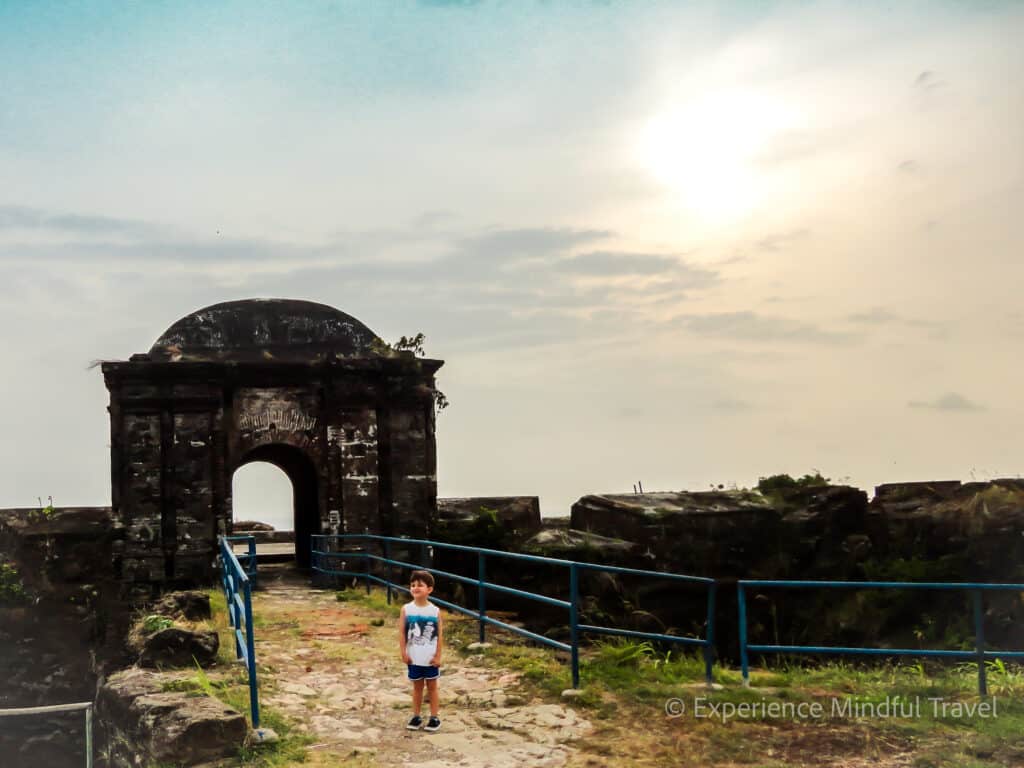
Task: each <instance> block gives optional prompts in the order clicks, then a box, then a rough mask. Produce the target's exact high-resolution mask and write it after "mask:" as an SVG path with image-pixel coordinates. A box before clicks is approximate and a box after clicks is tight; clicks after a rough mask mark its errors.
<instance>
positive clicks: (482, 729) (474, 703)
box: [254, 568, 592, 768]
mask: <svg viewBox="0 0 1024 768" xmlns="http://www.w3.org/2000/svg"><path fill="white" fill-rule="evenodd" d="M261 579H262V584H263V589H262V590H260V591H259V592H258V593H257V594H256V596H255V598H254V613H255V615H256V616H257V617H258V618H257V621H258V622H259V624H258V628H257V633H256V635H257V651H256V653H257V659H258V660H259V665H260V667H261V668H266V670H267V671H266V672H263V675H262V679H261V680H260V689H261V696H262V701H263V702H264V703H265V705H266V706H270V707H273V708H275V709H276V710H278V711H280V712H282V713H284V714H285V715H286V716H288V717H289V718H290V719H292V720H293V721H294V722H295V723H296V724H297V727H298V728H299V729H300V730H302V731H304V732H306V733H308V734H309V735H310V736H312V737H313V738H314V739H315V740H316V741H315V744H314V745H313V746H312V747H311V748H310V758H311V762H312V763H313V764H318V763H319V764H323V765H342V764H345V761H346V760H348V761H350V763H349V764H356V765H366V766H371V765H377V764H381V765H389V766H417V767H418V768H449V767H453V766H460V767H464V768H469V767H480V768H483V767H484V766H488V767H493V768H505V767H506V766H508V767H511V766H519V765H531V766H542V767H545V768H556V767H558V766H563V765H565V764H566V763H568V762H569V760H570V759H571V758H572V757H573V756H574V754H575V752H576V750H575V749H574V747H573V745H572V743H573V741H574V740H575V739H577V738H579V737H580V736H583V735H586V734H587V733H589V732H590V731H591V730H592V726H591V724H590V723H589V722H587V721H586V720H584V719H582V718H581V717H580V715H579V714H578V713H577V712H576V711H574V710H573V709H571V708H569V707H565V706H562V705H560V704H549V703H543V702H541V701H539V700H527V699H526V698H525V696H524V694H523V691H522V689H521V688H520V686H519V685H518V676H517V674H516V673H514V672H509V671H508V670H501V669H494V668H489V667H485V666H483V665H482V664H481V663H480V659H479V658H474V657H473V656H470V657H467V658H462V657H460V656H459V654H457V653H453V652H451V650H448V652H446V653H445V657H444V664H443V667H442V678H441V713H440V714H441V719H442V728H441V730H440V731H438V732H437V733H426V732H423V731H408V730H406V728H405V724H406V722H407V720H408V718H409V717H410V714H411V697H410V685H409V683H408V681H407V680H406V679H405V665H404V664H402V663H401V661H400V659H399V658H398V649H397V645H398V644H397V638H396V630H395V626H394V619H392V618H387V619H386V620H384V622H383V624H382V625H381V626H373V625H372V623H371V624H367V623H365V622H366V621H367V618H366V616H367V615H368V612H367V611H365V610H360V611H358V612H357V611H356V610H353V608H352V607H349V606H346V604H345V603H342V602H338V601H337V599H336V598H335V592H333V591H327V590H313V589H310V587H309V584H308V582H307V581H305V580H304V579H302V578H301V577H300V576H298V575H297V574H296V573H295V572H294V571H292V570H289V569H283V568H282V569H268V570H267V571H266V573H265V574H262V573H261ZM376 623H380V620H378V621H377V622H376ZM474 662H477V663H474ZM425 711H426V708H425Z"/></svg>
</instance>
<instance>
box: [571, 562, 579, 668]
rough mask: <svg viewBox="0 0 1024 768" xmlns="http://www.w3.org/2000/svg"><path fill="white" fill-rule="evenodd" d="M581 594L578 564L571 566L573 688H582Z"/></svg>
mask: <svg viewBox="0 0 1024 768" xmlns="http://www.w3.org/2000/svg"><path fill="white" fill-rule="evenodd" d="M579 594H580V572H579V569H578V568H577V566H576V563H571V564H570V565H569V642H570V644H571V645H572V651H571V652H570V653H571V660H572V687H573V688H579V687H580V630H579V614H578V608H577V603H578V602H579Z"/></svg>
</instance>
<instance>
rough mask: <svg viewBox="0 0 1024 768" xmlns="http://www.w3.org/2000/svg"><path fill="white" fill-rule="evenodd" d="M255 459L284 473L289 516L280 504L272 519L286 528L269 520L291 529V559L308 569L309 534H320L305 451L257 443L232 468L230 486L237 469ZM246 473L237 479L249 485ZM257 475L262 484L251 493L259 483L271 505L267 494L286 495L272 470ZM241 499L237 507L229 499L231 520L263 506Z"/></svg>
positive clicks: (315, 494) (313, 480)
mask: <svg viewBox="0 0 1024 768" xmlns="http://www.w3.org/2000/svg"><path fill="white" fill-rule="evenodd" d="M257 462H265V463H267V464H272V465H273V466H275V467H277V468H278V469H280V470H281V471H282V472H284V474H285V476H286V477H287V480H289V481H290V485H291V489H290V495H291V514H290V516H289V515H288V512H287V511H284V510H282V509H281V506H276V507H275V508H274V514H275V520H282V519H283V520H284V521H287V523H288V524H287V527H283V526H282V525H278V524H276V523H273V522H271V524H272V525H274V527H275V528H278V529H279V530H294V531H295V561H296V563H297V564H298V565H299V567H301V568H308V567H309V564H310V549H311V546H310V545H311V541H310V537H311V536H312V535H313V534H316V533H320V499H319V496H320V494H319V481H318V478H317V473H316V467H315V466H314V465H313V462H312V461H310V459H309V457H308V456H306V454H305V453H303V452H302V451H301V450H299V449H298V448H295V447H294V446H291V445H283V444H277V443H272V444H269V445H261V446H259V447H258V448H254V449H253V450H251V451H249V452H248V453H247V454H245V456H244V457H243V458H242V461H241V462H239V464H238V467H236V469H235V472H234V473H233V475H232V487H233V488H235V487H236V485H237V484H238V480H239V471H240V470H242V468H243V467H246V466H248V465H250V464H254V463H257ZM250 471H251V470H250ZM248 475H249V473H246V474H244V475H242V476H241V479H242V480H243V481H245V482H246V484H247V485H248V484H249V482H248ZM257 477H258V478H259V479H261V480H263V481H264V483H259V482H257V483H256V484H255V485H256V487H255V489H254V490H255V492H256V493H260V491H261V486H263V487H265V488H267V489H268V490H269V491H270V494H268V496H267V498H265V499H264V501H267V502H269V503H270V504H273V503H274V496H273V495H271V494H275V493H276V497H277V498H280V496H281V495H283V496H284V497H285V498H287V495H288V491H287V490H286V491H285V492H284V494H281V490H282V489H281V484H280V482H279V481H280V480H281V478H280V476H279V475H278V476H275V473H267V472H266V471H262V472H261V471H260V470H258V469H257ZM244 493H246V492H245V491H243V494H244ZM242 502H243V503H244V504H246V507H241V506H239V505H238V503H237V499H235V498H233V499H232V507H233V510H232V517H233V518H234V519H241V517H240V515H243V516H247V515H248V513H247V511H246V510H247V509H266V508H267V507H264V506H263V505H262V503H261V505H260V507H252V506H249V504H250V502H248V501H246V497H245V496H243V497H242ZM254 514H255V512H254ZM289 518H290V519H289ZM264 522H270V521H264Z"/></svg>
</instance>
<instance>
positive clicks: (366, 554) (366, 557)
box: [363, 539, 370, 596]
mask: <svg viewBox="0 0 1024 768" xmlns="http://www.w3.org/2000/svg"><path fill="white" fill-rule="evenodd" d="M363 562H365V563H366V595H367V596H369V595H370V540H369V539H364V540H363Z"/></svg>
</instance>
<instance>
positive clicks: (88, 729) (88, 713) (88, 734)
mask: <svg viewBox="0 0 1024 768" xmlns="http://www.w3.org/2000/svg"><path fill="white" fill-rule="evenodd" d="M85 768H92V705H91V704H90V705H89V706H88V707H86V708H85Z"/></svg>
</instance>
